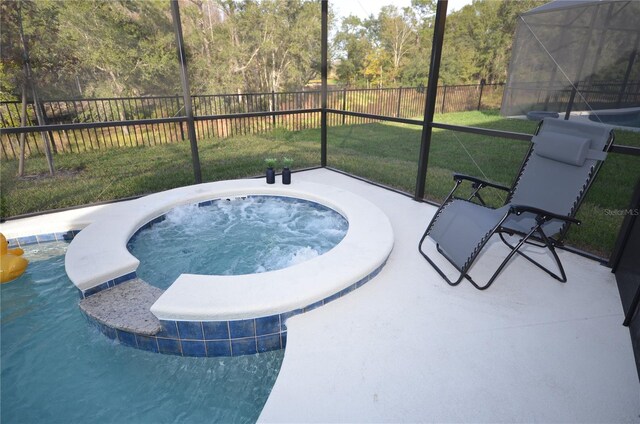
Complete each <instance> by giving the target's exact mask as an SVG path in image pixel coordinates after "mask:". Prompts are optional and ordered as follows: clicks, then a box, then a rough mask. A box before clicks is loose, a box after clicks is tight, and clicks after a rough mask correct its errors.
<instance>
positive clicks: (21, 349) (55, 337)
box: [0, 242, 284, 424]
mask: <svg viewBox="0 0 640 424" xmlns="http://www.w3.org/2000/svg"><path fill="white" fill-rule="evenodd" d="M66 248H67V243H64V242H54V243H45V244H40V245H31V246H26V247H25V248H24V249H25V255H26V256H27V258H28V259H29V260H30V261H31V263H30V265H29V267H28V269H27V272H26V273H25V274H24V275H22V276H21V277H20V278H19V279H17V280H15V281H13V282H11V283H8V284H3V285H1V286H0V290H1V295H2V296H1V305H2V311H1V314H0V317H1V330H2V339H1V349H0V351H1V359H2V364H1V372H2V378H1V379H0V380H1V381H0V385H1V391H2V408H1V415H0V421H2V422H3V423H5V422H6V423H21V424H26V423H43V422H60V423H85V422H94V423H169V422H194V423H200V422H234V423H236V422H237V423H240V422H255V420H256V419H257V418H258V415H259V414H260V411H261V410H262V407H263V405H264V403H265V402H266V399H267V397H268V395H269V393H270V391H271V388H272V386H273V384H274V382H275V380H276V377H277V375H278V372H279V370H280V365H281V363H282V358H283V352H284V351H283V350H278V351H273V352H267V353H261V354H257V355H247V356H240V357H221V358H187V357H178V356H170V355H157V354H154V353H150V352H147V351H143V350H138V349H131V348H128V347H125V346H123V345H120V344H118V343H114V342H113V341H112V340H110V339H108V338H105V337H104V336H103V335H102V334H100V333H99V332H98V330H96V329H95V327H93V326H91V325H87V322H86V320H85V318H84V317H83V315H82V313H81V312H80V310H79V309H78V306H77V304H78V294H77V290H76V288H75V287H74V285H73V284H72V283H71V281H69V279H68V278H67V276H66V274H65V270H64V256H63V255H64V253H65V251H66Z"/></svg>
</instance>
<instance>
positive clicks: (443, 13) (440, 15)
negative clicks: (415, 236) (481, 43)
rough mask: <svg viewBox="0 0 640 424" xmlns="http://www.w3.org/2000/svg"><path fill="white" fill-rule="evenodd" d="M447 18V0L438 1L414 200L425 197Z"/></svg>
mask: <svg viewBox="0 0 640 424" xmlns="http://www.w3.org/2000/svg"><path fill="white" fill-rule="evenodd" d="M446 18H447V0H438V5H437V8H436V21H435V24H434V30H433V44H432V45H431V61H430V64H429V85H428V87H427V97H426V99H425V104H424V118H423V121H422V139H421V142H420V157H419V158H418V177H417V178H416V192H415V195H414V197H413V198H414V200H422V198H423V197H424V189H425V180H426V178H427V165H428V163H429V148H430V146H431V132H432V130H433V128H432V126H431V124H432V123H433V115H434V113H435V109H436V95H437V93H438V77H439V74H440V58H441V57H442V44H443V42H444V29H445V21H446Z"/></svg>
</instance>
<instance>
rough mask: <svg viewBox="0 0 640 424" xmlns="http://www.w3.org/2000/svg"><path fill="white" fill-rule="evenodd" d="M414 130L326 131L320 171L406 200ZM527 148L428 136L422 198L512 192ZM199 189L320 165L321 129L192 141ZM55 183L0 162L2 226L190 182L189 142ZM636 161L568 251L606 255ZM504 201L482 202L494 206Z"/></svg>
mask: <svg viewBox="0 0 640 424" xmlns="http://www.w3.org/2000/svg"><path fill="white" fill-rule="evenodd" d="M436 121H437V122H443V123H450V124H458V125H469V126H478V127H485V128H494V129H501V130H510V131H518V132H523V133H533V131H534V130H535V126H536V124H535V123H534V122H530V121H522V120H508V119H503V118H501V117H500V116H499V115H498V113H497V112H495V111H490V112H486V111H485V112H460V113H449V114H444V115H436ZM420 137H421V129H420V128H419V127H417V126H411V125H403V124H392V123H372V124H363V125H346V126H341V127H331V128H329V130H328V165H329V166H331V167H334V168H338V169H342V170H345V171H347V172H351V173H353V174H356V175H360V176H362V177H365V178H368V179H371V180H374V181H378V182H381V183H383V184H386V185H389V186H392V187H396V188H399V189H401V190H403V191H406V192H409V193H413V191H414V189H415V183H416V175H417V158H418V151H419V147H420ZM616 142H617V143H618V144H626V145H635V146H639V145H640V140H639V137H638V136H637V134H634V133H627V132H620V133H618V134H617V138H616ZM527 148H528V143H526V142H521V141H514V140H507V139H499V138H491V137H484V136H476V135H471V134H464V133H457V132H453V131H445V130H434V133H433V139H432V145H431V150H430V155H429V170H428V175H427V180H426V187H427V194H426V197H427V198H429V199H431V200H436V201H437V200H441V199H442V198H443V197H444V196H446V194H447V193H448V192H449V190H450V189H451V187H452V183H453V181H452V179H451V174H452V173H453V172H462V173H467V174H470V175H476V176H480V177H485V178H487V179H489V180H492V181H496V182H499V183H503V184H506V185H510V184H511V183H512V181H513V179H514V177H515V175H516V173H517V171H518V169H519V167H520V163H521V161H522V158H523V156H524V154H525V152H526V150H527ZM199 155H200V162H201V167H202V174H203V179H204V180H205V181H216V180H225V179H233V178H240V177H246V176H253V175H260V174H262V173H263V172H264V158H265V157H277V158H282V157H285V156H286V157H291V158H293V159H294V161H295V163H294V168H304V167H310V166H317V165H319V164H320V130H319V129H312V130H303V131H298V132H290V131H286V130H275V131H273V132H271V133H266V134H262V135H251V136H238V137H234V138H228V139H204V140H199ZM55 164H56V169H57V170H58V175H56V176H55V177H53V178H50V177H48V176H46V171H47V167H46V162H45V161H44V159H43V158H39V157H37V158H30V159H28V160H27V165H26V169H27V174H28V175H29V176H28V177H27V178H23V179H18V178H16V177H15V175H16V170H17V162H16V161H3V163H2V167H1V170H0V171H1V176H0V178H1V181H2V188H1V191H0V200H1V204H0V213H1V215H2V216H3V217H11V216H15V215H20V214H25V213H29V212H37V211H44V210H50V209H58V208H63V207H68V206H76V205H83V204H89V203H95V202H100V201H106V200H113V199H119V198H125V197H130V196H135V195H141V194H148V193H153V192H157V191H161V190H166V189H170V188H174V187H179V186H184V185H189V184H193V183H194V177H193V170H192V167H191V154H190V148H189V144H188V143H180V144H170V145H162V146H151V147H129V148H116V149H111V150H104V151H94V152H88V153H81V154H64V155H57V156H56V157H55ZM638 169H640V163H639V159H638V158H635V157H630V156H625V155H619V154H612V155H610V157H609V159H608V160H607V162H606V163H605V165H604V167H603V169H602V171H601V174H600V176H599V177H598V180H597V181H596V183H595V185H594V186H593V187H592V189H591V191H590V193H589V195H588V197H587V199H586V201H585V203H584V204H583V206H582V208H581V210H580V212H579V214H578V218H580V219H582V220H583V221H584V225H583V226H582V227H580V228H578V229H575V230H572V232H571V233H570V235H569V241H568V242H569V243H570V244H572V245H574V246H577V247H580V248H583V249H586V250H589V251H591V252H594V253H597V254H600V255H602V256H607V255H608V254H609V253H610V251H611V249H612V247H613V244H614V242H615V237H616V235H617V231H618V228H619V225H620V223H621V221H622V216H620V215H617V214H615V213H611V212H609V211H613V210H621V209H625V208H627V207H628V202H629V199H630V196H631V192H632V189H633V185H634V184H635V182H636V180H637V178H638ZM500 196H504V195H503V194H502V193H495V194H493V195H491V196H490V198H491V201H492V203H494V204H496V205H497V204H498V203H500V201H501V200H502V199H501V198H500Z"/></svg>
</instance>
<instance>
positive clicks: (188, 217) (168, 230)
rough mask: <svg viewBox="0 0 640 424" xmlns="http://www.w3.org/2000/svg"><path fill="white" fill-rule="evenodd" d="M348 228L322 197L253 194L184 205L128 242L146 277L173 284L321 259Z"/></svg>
mask: <svg viewBox="0 0 640 424" xmlns="http://www.w3.org/2000/svg"><path fill="white" fill-rule="evenodd" d="M348 227H349V224H348V222H347V220H346V219H345V218H344V217H343V216H342V215H340V214H339V213H338V212H336V211H334V210H333V209H330V208H328V207H326V206H323V205H320V204H318V203H315V202H310V201H306V200H301V199H294V198H289V197H274V196H249V197H242V198H235V199H229V200H227V199H220V200H214V201H212V202H210V204H206V205H198V204H193V205H185V206H179V207H176V208H174V209H172V210H171V211H169V212H168V213H167V214H165V216H164V220H163V221H161V222H158V223H154V224H153V225H152V226H151V227H149V228H145V229H143V230H142V231H140V232H138V233H137V234H136V235H135V236H134V237H132V239H131V240H130V241H129V243H128V246H127V247H128V249H129V250H130V252H131V253H132V254H133V255H134V256H135V257H137V258H138V259H139V260H140V266H139V267H138V269H137V271H136V272H137V275H138V277H140V278H142V279H143V280H145V281H146V282H148V283H149V284H153V285H155V286H157V287H160V288H167V287H168V286H170V285H171V284H172V283H173V282H174V281H175V280H176V278H178V276H180V274H185V273H186V274H204V275H240V274H252V273H259V272H265V271H272V270H276V269H282V268H286V267H288V266H291V265H295V264H297V263H301V262H304V261H307V260H309V259H313V258H314V257H316V256H319V255H322V254H323V253H325V252H327V251H328V250H330V249H331V248H333V247H334V246H335V245H337V244H338V243H339V242H340V241H341V240H342V239H343V238H344V236H345V235H346V233H347V229H348Z"/></svg>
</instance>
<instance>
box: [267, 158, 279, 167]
mask: <svg viewBox="0 0 640 424" xmlns="http://www.w3.org/2000/svg"><path fill="white" fill-rule="evenodd" d="M264 163H265V164H266V165H267V168H271V169H273V168H275V167H276V165H277V164H278V159H276V158H266V159H265V160H264Z"/></svg>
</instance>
